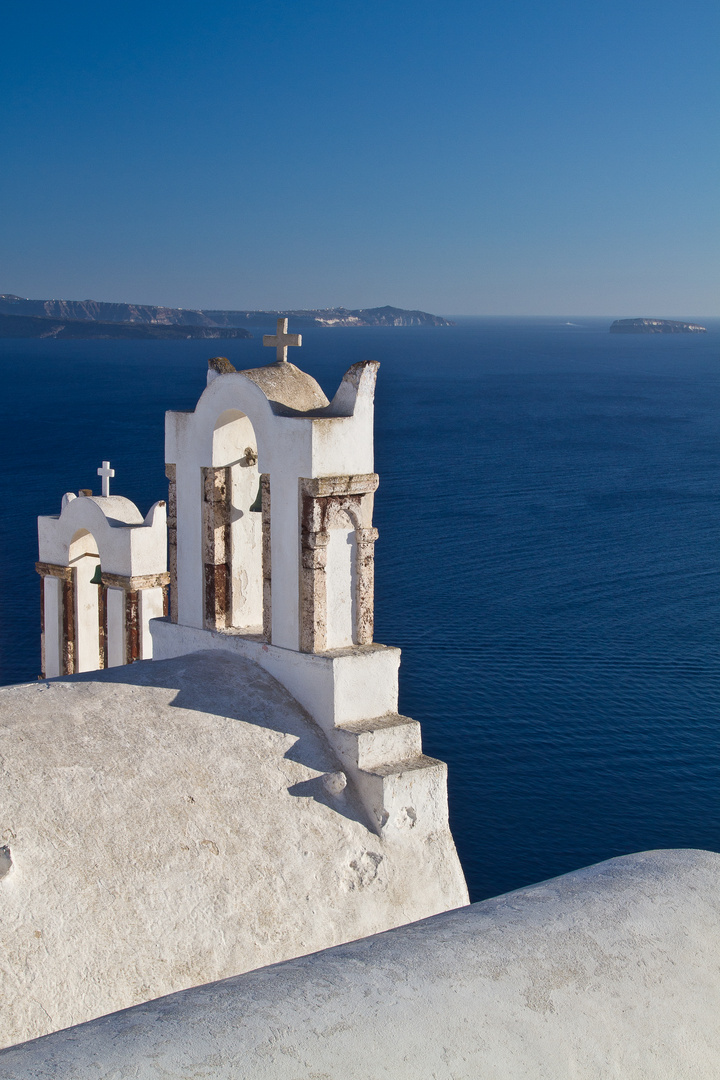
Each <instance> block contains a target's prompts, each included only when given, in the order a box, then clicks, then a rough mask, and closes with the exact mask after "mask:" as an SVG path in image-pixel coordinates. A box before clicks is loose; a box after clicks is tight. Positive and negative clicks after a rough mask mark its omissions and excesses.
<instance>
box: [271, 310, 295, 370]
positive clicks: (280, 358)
mask: <svg viewBox="0 0 720 1080" xmlns="http://www.w3.org/2000/svg"><path fill="white" fill-rule="evenodd" d="M287 327H288V321H287V319H278V321H277V333H276V334H263V345H272V346H273V347H274V348H276V349H277V362H278V363H282V362H285V363H287V351H288V345H302V334H288V332H287Z"/></svg>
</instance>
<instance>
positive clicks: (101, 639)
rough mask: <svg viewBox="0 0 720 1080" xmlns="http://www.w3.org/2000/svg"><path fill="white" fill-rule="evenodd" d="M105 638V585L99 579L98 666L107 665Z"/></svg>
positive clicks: (106, 632) (106, 633)
mask: <svg viewBox="0 0 720 1080" xmlns="http://www.w3.org/2000/svg"><path fill="white" fill-rule="evenodd" d="M107 640H108V620H107V585H104V584H103V583H102V581H101V583H100V588H99V589H98V646H99V647H98V659H99V666H100V668H106V667H107V666H108V654H107Z"/></svg>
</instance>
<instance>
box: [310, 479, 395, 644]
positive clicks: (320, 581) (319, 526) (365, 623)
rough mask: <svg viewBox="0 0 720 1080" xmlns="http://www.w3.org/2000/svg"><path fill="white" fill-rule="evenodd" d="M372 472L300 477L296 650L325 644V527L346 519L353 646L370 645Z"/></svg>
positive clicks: (327, 537)
mask: <svg viewBox="0 0 720 1080" xmlns="http://www.w3.org/2000/svg"><path fill="white" fill-rule="evenodd" d="M377 486H378V476H377V474H376V473H368V474H365V475H358V476H321V477H315V478H314V479H311V480H310V479H301V480H300V515H301V516H300V536H301V540H300V543H301V562H300V650H301V652H311V653H314V652H323V651H325V649H326V648H327V577H326V571H327V545H328V543H329V541H330V531H331V530H332V529H333V528H342V527H343V526H345V525H346V524H347V520H348V519H349V520H350V522H351V523H352V525H353V527H354V530H355V541H356V549H357V554H356V559H357V561H356V567H355V569H356V589H357V592H356V596H355V611H356V620H355V627H354V635H353V637H354V640H355V644H357V645H371V644H372V640H373V630H374V591H375V549H374V545H375V541H376V540H377V536H378V533H377V529H375V528H373V526H372V514H373V496H374V493H375V491H376V489H377Z"/></svg>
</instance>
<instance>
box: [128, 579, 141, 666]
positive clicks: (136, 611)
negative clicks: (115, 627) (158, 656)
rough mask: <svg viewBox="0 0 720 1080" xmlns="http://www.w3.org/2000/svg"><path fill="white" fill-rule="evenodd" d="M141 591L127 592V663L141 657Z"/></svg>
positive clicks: (132, 662)
mask: <svg viewBox="0 0 720 1080" xmlns="http://www.w3.org/2000/svg"><path fill="white" fill-rule="evenodd" d="M139 597H140V593H139V590H138V589H128V590H127V591H126V592H125V663H126V664H134V663H135V661H136V660H139V659H140V603H139Z"/></svg>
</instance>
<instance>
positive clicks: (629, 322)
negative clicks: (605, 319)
mask: <svg viewBox="0 0 720 1080" xmlns="http://www.w3.org/2000/svg"><path fill="white" fill-rule="evenodd" d="M610 333H611V334H707V327H705V326H698V325H697V324H696V323H688V322H673V321H672V319H616V320H615V322H614V323H613V324H612V326H611V327H610Z"/></svg>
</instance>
